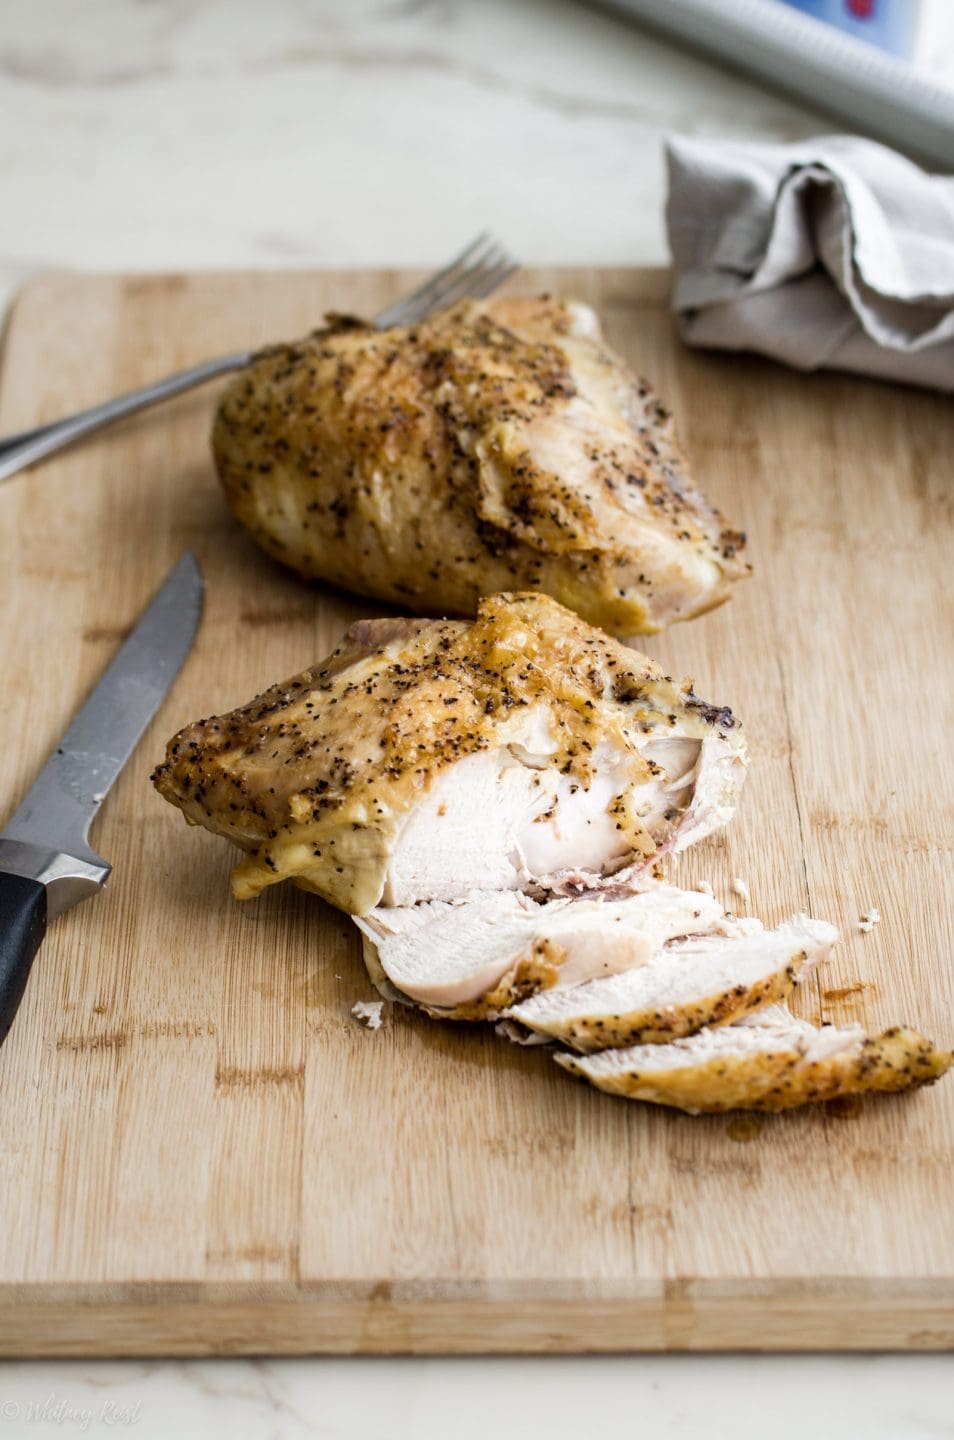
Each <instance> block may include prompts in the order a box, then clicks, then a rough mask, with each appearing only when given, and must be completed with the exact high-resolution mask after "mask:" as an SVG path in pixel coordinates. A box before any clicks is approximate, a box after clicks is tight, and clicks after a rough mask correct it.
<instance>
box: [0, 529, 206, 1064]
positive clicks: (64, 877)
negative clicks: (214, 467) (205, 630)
mask: <svg viewBox="0 0 954 1440" xmlns="http://www.w3.org/2000/svg"><path fill="white" fill-rule="evenodd" d="M201 614H202V571H201V570H200V569H199V563H198V561H197V560H196V558H195V556H194V555H192V554H186V555H183V557H182V559H181V560H180V561H179V563H178V565H176V567H175V568H174V569H173V570H172V571H171V572H170V574H169V576H168V577H167V579H166V580H165V582H164V584H163V586H162V588H161V589H160V590H159V592H158V593H157V595H156V596H155V599H154V600H153V601H152V603H151V604H150V605H149V607H148V608H147V609H146V610H145V611H144V612H143V614H142V616H141V617H140V619H139V622H138V624H137V625H136V627H135V629H134V630H133V631H132V633H131V634H130V635H129V636H128V637H127V639H126V640H124V641H123V644H122V645H121V646H120V648H119V650H118V651H117V653H116V655H115V657H114V658H113V661H112V664H111V665H110V666H109V669H108V670H107V671H106V673H105V675H104V676H103V678H102V679H101V680H100V682H99V684H98V685H97V686H96V689H95V690H94V691H93V693H92V694H91V695H90V697H89V699H88V700H87V701H86V704H85V705H84V706H83V708H82V709H81V710H80V711H79V713H78V714H77V715H76V717H75V718H74V720H73V723H72V724H71V725H70V727H69V729H68V730H67V732H66V734H65V735H64V736H63V738H62V740H61V741H60V743H59V745H58V746H57V747H56V750H55V751H54V753H53V754H52V755H51V756H50V758H49V760H48V761H47V762H46V765H45V766H44V767H43V769H42V770H41V772H40V774H39V776H38V777H37V780H36V782H35V783H34V785H33V787H32V789H31V790H29V791H28V792H27V795H26V797H25V799H24V801H23V803H22V805H21V806H20V808H19V810H18V811H17V812H16V814H15V815H14V816H13V819H12V820H11V821H10V823H9V825H8V826H7V828H6V829H5V830H4V831H3V833H2V834H0V1044H2V1043H3V1041H4V1040H5V1039H6V1036H7V1032H8V1031H9V1029H10V1026H11V1025H12V1023H13V1017H14V1015H15V1014H16V1012H17V1006H18V1005H19V1003H20V999H21V997H22V995H23V990H24V986H25V985H26V982H27V976H28V975H29V973H30V966H31V965H32V963H33V957H34V956H35V955H36V952H37V950H38V948H39V945H40V942H41V940H42V939H43V936H44V935H45V934H46V926H47V922H48V921H49V920H52V919H54V918H55V917H56V916H57V915H61V914H62V913H63V911H64V910H68V909H69V908H70V906H72V905H77V904H78V903H79V902H80V900H85V899H87V897H88V896H90V895H94V894H96V892H97V891H99V890H100V889H102V887H103V885H104V884H105V883H106V880H107V878H108V876H109V872H110V870H111V869H112V866H111V865H110V864H109V862H108V860H104V859H103V858H102V856H101V855H97V854H96V851H95V850H92V849H91V848H90V845H89V842H88V840H87V838H86V837H87V835H88V834H89V827H90V825H91V824H92V822H93V819H94V817H95V816H96V813H97V812H98V810H99V807H100V805H101V804H102V803H103V800H104V799H105V798H106V794H107V792H108V791H109V788H110V786H111V785H112V783H113V781H114V780H115V779H116V776H117V775H118V774H119V772H120V770H122V768H123V766H124V765H125V763H126V761H127V760H128V759H129V756H130V755H131V754H132V752H133V750H134V749H135V746H136V743H137V741H138V740H139V737H140V736H141V735H142V733H143V731H144V730H145V728H146V726H147V725H148V724H149V721H150V720H151V719H152V717H153V715H155V713H156V711H157V710H158V708H159V706H160V704H161V703H162V701H163V699H164V698H165V695H166V692H167V691H168V689H169V686H170V685H171V684H172V682H173V680H174V679H175V677H176V675H177V674H178V672H179V670H180V668H181V666H182V662H183V661H184V660H185V658H186V656H187V655H188V653H189V650H190V649H191V647H192V642H193V640H194V639H195V634H196V631H197V629H198V627H199V618H200V616H201Z"/></svg>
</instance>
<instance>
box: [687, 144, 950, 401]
mask: <svg viewBox="0 0 954 1440" xmlns="http://www.w3.org/2000/svg"><path fill="white" fill-rule="evenodd" d="M666 153H667V161H668V166H669V201H668V205H667V210H666V218H667V224H668V228H669V243H670V247H671V249H672V256H673V263H674V265H675V267H676V287H675V294H674V302H673V303H674V306H675V309H676V312H677V314H678V317H679V323H680V328H681V330H682V334H683V336H684V338H685V339H686V340H687V341H688V342H689V344H691V345H703V346H713V347H715V348H718V349H723V350H757V351H760V352H761V353H762V354H764V355H771V356H772V357H773V358H774V359H776V360H782V361H784V362H785V363H786V364H788V365H794V366H797V367H798V368H799V369H802V370H815V369H818V368H820V367H827V368H830V369H837V370H856V371H860V372H862V373H863V374H867V375H878V376H881V377H882V378H884V379H892V380H903V381H906V382H908V383H909V384H912V385H927V386H931V387H932V388H934V389H937V390H954V177H941V176H932V175H927V174H925V172H924V171H923V170H919V169H918V167H917V166H916V165H913V164H911V162H910V161H909V160H905V159H904V158H903V157H902V156H900V155H898V154H896V153H895V152H894V151H893V150H888V149H887V148H886V147H885V146H883V145H878V144H876V143H875V142H874V141H873V140H860V139H856V138H855V137H853V136H848V135H826V136H821V137H819V138H817V139H813V140H806V141H802V142H800V143H798V144H795V145H760V144H741V143H736V142H734V141H725V140H717V141H713V140H687V139H684V138H681V137H671V138H670V139H669V141H668V142H667V147H666Z"/></svg>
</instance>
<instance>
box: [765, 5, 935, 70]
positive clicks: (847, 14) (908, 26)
mask: <svg viewBox="0 0 954 1440" xmlns="http://www.w3.org/2000/svg"><path fill="white" fill-rule="evenodd" d="M782 3H783V4H784V5H790V6H791V7H792V8H793V9H794V10H803V11H804V12H805V14H806V15H814V16H815V18H816V20H825V21H827V23H828V24H829V25H835V26H837V28H838V29H839V30H844V31H845V32H846V34H848V35H854V36H856V37H857V38H858V39H859V40H867V41H868V43H869V44H870V45H877V46H878V47H879V48H880V49H882V50H887V51H889V53H890V54H892V55H902V56H908V55H910V54H911V52H912V50H913V48H914V31H915V25H916V23H917V12H918V6H917V5H916V4H913V3H912V0H782Z"/></svg>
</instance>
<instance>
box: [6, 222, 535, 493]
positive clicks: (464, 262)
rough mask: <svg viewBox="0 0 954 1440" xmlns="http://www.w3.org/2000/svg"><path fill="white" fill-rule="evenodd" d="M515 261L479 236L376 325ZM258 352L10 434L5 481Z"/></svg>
mask: <svg viewBox="0 0 954 1440" xmlns="http://www.w3.org/2000/svg"><path fill="white" fill-rule="evenodd" d="M517 269H518V266H517V263H516V261H515V260H513V259H511V257H510V256H509V255H508V254H507V252H506V250H505V249H504V248H503V246H502V245H499V244H498V243H497V242H496V240H494V239H493V237H492V236H490V235H488V234H487V233H486V232H484V233H482V234H480V235H478V236H477V238H476V239H475V240H472V241H471V242H470V244H469V245H468V246H466V247H465V249H463V250H462V251H461V252H460V254H459V255H457V256H455V258H454V259H453V260H451V261H450V263H449V264H447V265H445V266H444V268H443V269H442V270H438V271H436V272H435V274H433V275H431V276H430V277H429V278H428V279H427V280H425V281H424V283H423V284H422V285H419V286H418V287H417V289H416V290H413V291H412V292H411V293H410V295H405V296H404V298H403V299H401V300H398V301H397V302H396V304H394V305H391V306H389V307H388V309H387V310H382V311H381V314H380V315H376V316H375V317H374V319H373V320H372V322H371V323H372V324H373V325H374V326H376V328H377V329H378V330H387V329H389V328H390V327H391V326H392V325H416V324H417V323H418V322H419V321H420V320H424V319H426V317H427V316H428V315H433V314H434V312H435V311H436V310H442V309H444V307H445V306H447V305H452V304H453V303H454V301H455V300H464V299H471V300H482V299H484V298H485V297H486V296H488V295H491V294H493V292H494V291H495V290H497V289H499V288H500V286H501V285H502V284H503V283H504V281H505V280H506V279H508V278H509V277H510V276H511V275H512V274H513V273H514V271H515V270H517ZM256 353H257V352H256V351H255V350H242V351H239V352H238V353H236V354H234V355H222V356H220V357H219V358H218V359H217V360H204V361H203V362H202V364H201V365H192V366H191V367H190V368H189V369H188V370H180V371H179V372H178V373H177V374H176V375H167V376H166V378H165V379H164V380H156V381H155V382H154V383H153V384H152V385H144V386H143V387H142V388H141V389H140V390H132V391H130V393H129V394H128V395H119V396H117V398H116V399H115V400H107V401H106V402H105V403H104V404H102V405H93V406H92V407H91V408H90V409H89V410H81V411H80V412H79V413H78V414H77V415H69V416H67V417H66V418H65V419H63V420H54V421H53V422H52V424H49V425H40V426H38V427H37V428H36V429H35V430H23V431H21V432H20V433H19V434H18V435H8V436H7V437H6V438H5V439H3V440H0V480H8V479H9V478H10V476H11V475H16V474H17V473H18V472H19V471H20V470H25V469H26V467H27V466H28V465H33V464H34V463H35V462H36V461H37V460H42V459H43V458H44V457H45V456H46V455H52V454H54V453H55V452H56V451H58V450H63V449H65V447H66V446H67V445H72V444H73V442H74V441H75V440H79V439H80V438H81V437H82V436H84V435H90V434H92V432H93V431H94V430H101V429H102V428H103V427H104V426H106V425H111V424H112V423H113V421H114V420H121V419H123V418H124V417H125V416H126V415H133V414H135V413H136V411H137V410H145V409H146V408H147V407H148V406H150V405H157V404H158V403H159V401H160V400H169V399H171V398H172V396H173V395H181V394H182V393H183V391H184V390H192V389H194V387H195V386H196V385H204V384H205V383H206V381H208V380H214V379H216V377H217V376H219V375H227V374H228V373H229V371H230V370H241V369H242V367H243V365H248V364H249V362H250V361H251V360H253V359H254V358H255V355H256Z"/></svg>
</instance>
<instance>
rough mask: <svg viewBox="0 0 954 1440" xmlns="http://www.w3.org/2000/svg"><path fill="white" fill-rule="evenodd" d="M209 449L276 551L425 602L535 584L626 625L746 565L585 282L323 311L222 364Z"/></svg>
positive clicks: (355, 585)
mask: <svg viewBox="0 0 954 1440" xmlns="http://www.w3.org/2000/svg"><path fill="white" fill-rule="evenodd" d="M212 449H213V454H214V458H215V464H216V466H217V469H218V472H219V476H220V478H221V481H222V485H223V488H224V491H225V495H226V499H227V501H228V503H229V505H230V506H231V507H232V510H233V511H234V512H235V514H236V516H237V517H238V519H239V520H240V521H241V523H242V524H243V525H245V526H246V528H247V529H248V530H249V532H250V533H251V535H252V536H253V537H254V539H255V540H256V541H257V542H258V544H259V545H261V546H262V548H263V549H264V550H266V551H267V552H268V553H269V554H270V555H272V556H273V557H274V558H275V559H276V560H279V561H281V563H282V564H284V565H288V566H290V567H291V568H292V569H294V570H296V571H297V572H298V573H299V574H301V575H303V576H306V577H309V578H317V579H321V580H329V581H331V582H333V583H334V584H336V585H340V586H343V587H344V588H346V589H348V590H356V591H357V592H358V593H359V594H362V595H374V596H377V597H379V598H380V599H384V600H390V601H393V602H395V603H396V604H398V605H402V606H406V607H408V608H410V609H412V610H416V611H418V612H419V613H420V612H424V613H436V614H448V613H450V614H457V615H473V614H474V612H475V610H476V608H477V603H478V600H479V598H480V597H481V596H482V595H487V594H492V593H493V592H494V591H498V590H530V589H533V590H540V591H543V592H544V593H546V594H549V595H553V596H554V597H555V598H556V599H557V600H560V601H561V602H562V603H563V604H565V605H568V606H569V607H570V608H571V609H573V610H576V611H577V612H578V613H579V614H580V615H582V616H583V617H584V618H585V619H587V620H589V621H591V622H592V623H594V624H598V625H601V626H603V627H604V629H606V630H608V631H609V632H610V633H611V634H614V635H620V636H630V635H637V634H641V633H644V632H649V631H654V630H659V629H661V628H662V627H664V626H666V625H669V624H671V623H672V622H673V621H676V620H685V619H688V618H690V617H691V616H693V615H698V614H699V613H700V612H701V611H704V610H708V609H710V608H711V607H712V606H713V605H718V604H720V603H721V602H722V601H723V600H725V599H726V598H727V597H728V594H729V591H730V588H731V586H732V583H733V582H734V581H735V580H737V579H738V578H739V577H741V576H743V575H745V574H746V573H747V572H748V566H747V565H746V564H745V562H744V561H743V560H742V559H741V550H742V547H743V545H744V542H745V537H744V535H741V534H740V533H739V532H738V531H737V530H734V529H732V528H731V527H730V526H729V525H727V524H726V522H725V521H724V520H723V518H722V517H721V516H720V515H719V514H718V512H717V511H716V510H714V509H713V508H712V507H711V506H710V505H709V504H708V503H707V501H706V500H705V499H704V498H703V497H702V495H700V494H699V492H698V491H697V490H696V489H695V487H694V485H693V482H692V480H691V478H690V476H689V468H688V465H687V462H686V459H685V456H684V455H683V453H682V451H681V449H680V448H679V444H678V442H677V440H676V436H675V433H674V429H673V424H672V420H671V417H670V415H669V413H668V411H667V410H665V409H664V407H663V406H662V405H661V404H660V403H659V402H658V400H657V399H656V398H655V396H654V395H653V394H652V392H651V390H650V389H649V386H648V385H646V384H645V383H643V382H641V381H638V380H637V379H636V378H635V377H634V376H633V375H631V374H630V372H629V371H628V370H627V368H626V366H625V365H624V364H623V362H622V361H621V360H620V359H619V357H618V356H616V355H614V354H613V353H612V352H611V351H610V350H609V349H608V348H607V346H606V344H605V342H604V340H603V338H602V336H601V334H600V329H599V324H598V322H597V319H596V316H595V315H594V314H593V312H592V310H590V309H588V308H587V307H586V306H585V305H579V304H575V303H573V302H563V301H559V300H552V299H550V298H549V297H546V296H544V297H543V298H541V299H538V300H512V299H511V300H493V301H488V302H480V303H473V302H468V303H464V304H460V305H456V306H454V307H453V308H452V309H450V310H448V311H446V312H444V313H443V314H440V315H435V316H433V317H432V318H430V319H429V320H427V321H425V322H423V323H422V324H418V325H415V326H413V327H412V328H411V329H393V330H386V331H379V330H376V329H375V328H374V327H373V326H371V325H367V324H363V323H361V322H360V321H356V320H353V319H345V318H341V317H338V318H337V319H333V320H332V321H331V323H329V325H328V326H327V328H325V329H323V330H320V331H318V332H316V333H315V334H313V335H310V336H308V337H306V338H305V339H303V340H300V341H298V342H296V343H295V344H291V345H277V346H274V347H273V348H272V349H270V350H267V351H265V352H263V353H262V354H261V355H258V356H256V358H255V359H254V360H253V361H252V363H251V364H250V365H249V366H248V367H247V368H246V369H245V370H243V371H242V372H241V373H240V374H239V375H238V376H237V377H236V378H235V380H233V381H232V383H231V384H230V385H229V386H228V388H227V389H226V391H225V393H224V395H223V397H222V401H221V404H220V406H219V410H218V413H217V415H216V420H215V427H214V430H213V436H212Z"/></svg>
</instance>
